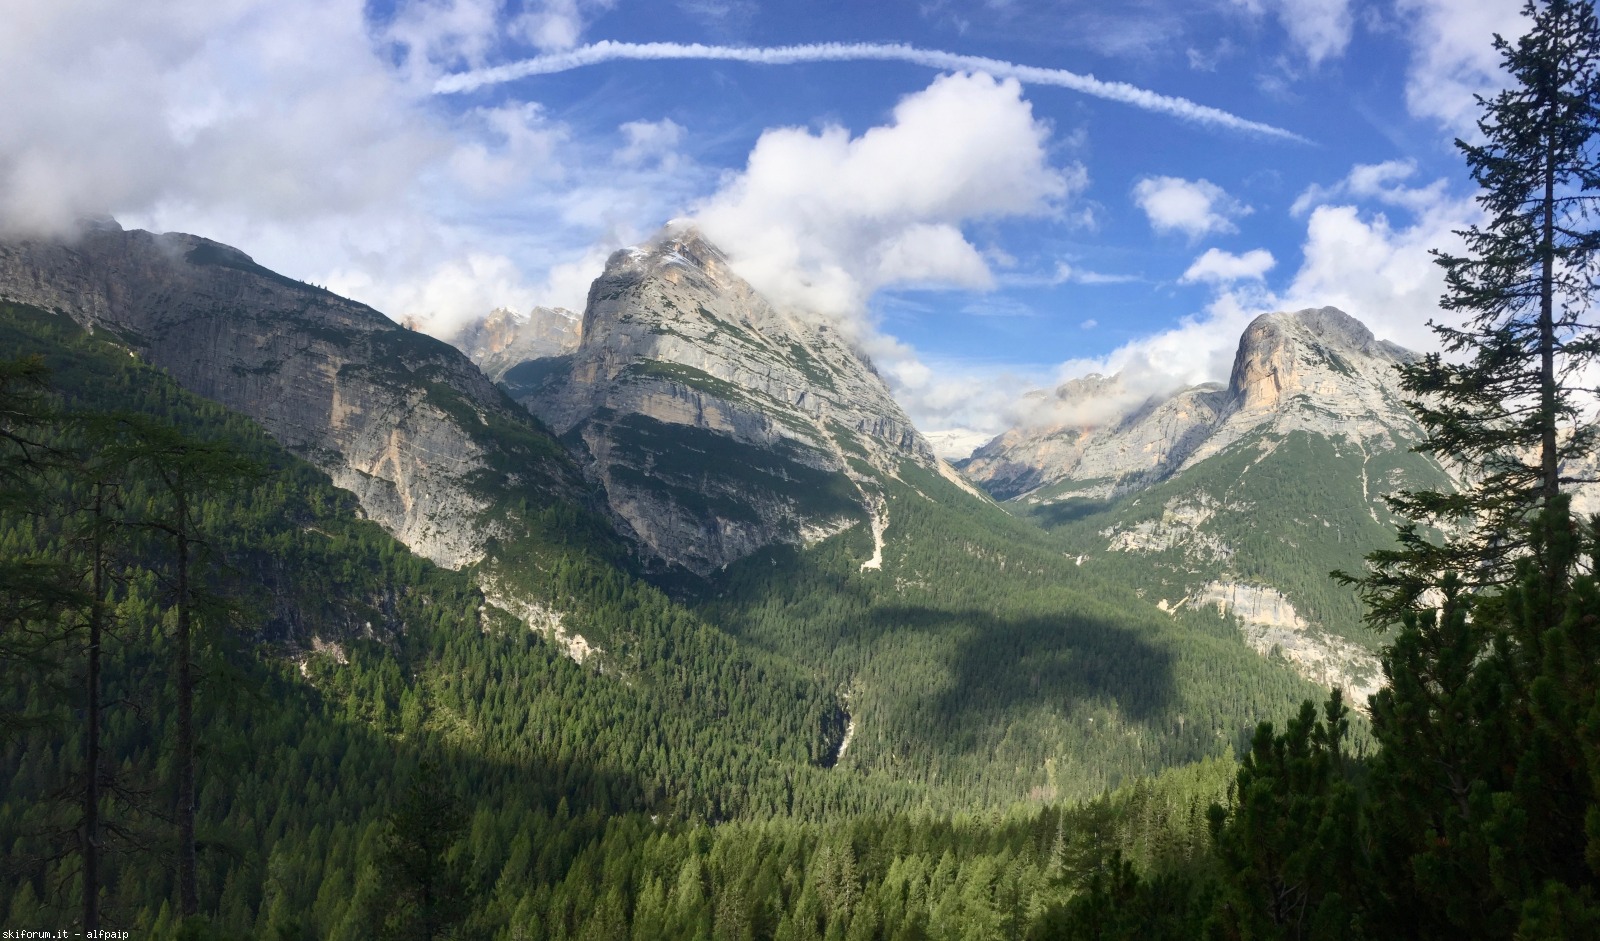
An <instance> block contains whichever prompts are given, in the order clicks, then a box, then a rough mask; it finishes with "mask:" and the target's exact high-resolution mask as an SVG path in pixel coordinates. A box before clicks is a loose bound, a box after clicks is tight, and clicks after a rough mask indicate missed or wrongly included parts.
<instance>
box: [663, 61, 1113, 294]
mask: <svg viewBox="0 0 1600 941" xmlns="http://www.w3.org/2000/svg"><path fill="white" fill-rule="evenodd" d="M1049 135H1050V132H1049V128H1048V127H1047V126H1046V125H1045V124H1043V123H1042V122H1040V121H1037V120H1035V119H1034V116H1033V109H1032V107H1031V106H1030V105H1029V104H1028V102H1027V101H1025V100H1024V99H1023V97H1022V88H1021V86H1020V85H1019V84H1018V83H1017V82H1016V81H1015V80H1011V79H1008V80H1005V81H996V80H995V79H993V78H991V77H989V76H987V75H983V74H966V73H958V74H953V75H945V76H941V77H939V78H937V79H935V80H934V82H933V84H931V85H929V86H928V87H927V88H926V89H924V90H923V91H920V92H917V93H915V94H912V95H909V96H907V97H905V98H903V99H901V101H900V102H899V104H897V105H896V106H895V109H894V114H893V120H892V122H891V123H889V124H886V125H883V126H880V127H874V128H872V129H870V130H868V131H866V132H865V133H863V134H861V135H860V136H859V137H851V136H850V133H849V132H848V131H847V130H845V129H844V128H841V127H836V126H830V127H825V128H823V129H822V130H821V131H819V132H816V133H813V132H811V131H808V130H806V129H803V128H780V129H775V130H769V131H767V132H765V133H764V134H762V135H761V138H760V139H759V140H758V141H757V142H756V145H755V147H754V148H753V149H752V150H751V153H750V157H749V161H748V163H747V165H746V167H745V169H744V171H743V172H742V173H739V174H737V175H736V176H734V177H732V178H731V179H730V180H728V181H727V183H726V184H725V185H724V186H723V187H722V188H721V189H720V190H719V191H718V192H717V193H716V194H715V195H713V196H712V197H710V198H709V199H708V200H706V201H705V202H704V203H703V204H702V205H701V206H700V207H699V208H698V210H697V211H696V212H695V216H696V221H697V222H698V224H699V225H700V227H701V229H702V231H704V232H705V234H706V235H707V237H709V238H710V239H711V240H712V241H713V242H715V243H717V244H718V245H721V246H723V248H724V249H725V250H726V251H728V252H730V256H731V260H732V262H733V264H734V265H735V267H736V268H737V269H738V271H739V272H740V273H741V274H742V275H743V276H744V277H745V278H747V279H748V280H749V281H750V282H751V283H752V284H753V285H755V286H756V287H757V288H758V289H759V290H761V291H762V292H763V293H765V294H767V296H769V297H771V298H773V299H775V300H777V301H778V302H780V303H786V304H791V305H794V306H796V307H800V308H805V309H810V310H814V311H818V312H821V313H824V314H828V315H832V316H835V317H842V318H846V319H847V320H848V319H849V318H853V317H855V316H856V315H857V314H859V313H860V312H861V311H862V310H863V309H864V306H865V300H866V298H867V297H868V296H869V295H870V294H871V293H872V291H874V290H876V289H877V288H880V287H884V286H887V285H894V284H927V283H938V284H942V285H952V286H963V287H987V286H989V285H990V284H991V283H992V280H993V279H992V275H991V273H990V271H989V267H988V265H987V263H986V262H985V260H984V258H983V255H982V253H981V252H980V251H979V250H978V249H977V248H975V247H974V246H973V245H972V244H971V243H969V242H968V241H967V240H966V238H965V237H964V236H963V235H962V233H961V229H960V226H961V224H962V223H963V222H965V221H967V220H974V219H985V218H995V217H1001V216H1011V215H1037V214H1047V213H1050V212H1054V211H1056V210H1058V209H1059V207H1060V205H1061V204H1062V202H1063V201H1065V200H1066V199H1067V198H1068V197H1070V196H1072V195H1073V194H1075V193H1077V192H1078V191H1080V190H1081V189H1082V188H1083V187H1084V186H1085V185H1087V174H1086V172H1085V171H1084V170H1083V168H1082V167H1081V166H1072V167H1068V168H1065V169H1061V168H1057V167H1054V166H1052V165H1051V164H1050V161H1049V156H1048V152H1047V145H1048V140H1049Z"/></svg>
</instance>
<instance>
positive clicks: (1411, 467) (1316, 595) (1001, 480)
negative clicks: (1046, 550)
mask: <svg viewBox="0 0 1600 941" xmlns="http://www.w3.org/2000/svg"><path fill="white" fill-rule="evenodd" d="M1409 356H1410V354H1409V353H1407V352H1406V351H1405V350H1403V349H1400V348H1399V347H1396V346H1394V345H1393V344H1389V343H1383V342H1380V341H1378V340H1376V339H1375V338H1374V337H1373V335H1372V333H1371V332H1370V331H1369V330H1367V328H1366V327H1364V326H1363V325H1362V324H1361V323H1360V322H1359V321H1357V320H1356V319H1354V318H1353V317H1350V316H1348V315H1346V314H1344V313H1342V312H1340V311H1338V310H1334V309H1332V308H1322V309H1315V310H1302V311H1297V312H1294V313H1275V314H1267V315H1264V316H1262V317H1258V318H1257V319H1256V320H1255V321H1254V322H1252V323H1251V324H1250V326H1249V327H1248V328H1247V329H1246V330H1245V331H1244V334H1243V335H1242V336H1241V337H1240V340H1239V347H1238V352H1237V354H1236V355H1235V357H1234V364H1233V371H1232V374H1231V376H1230V377H1229V381H1228V385H1227V386H1226V387H1223V386H1218V385H1206V386H1198V387H1194V388H1190V389H1184V390H1181V391H1178V392H1176V393H1173V394H1170V395H1162V396H1157V397H1154V398H1151V399H1148V400H1145V401H1143V402H1136V401H1133V397H1132V395H1131V394H1130V392H1129V391H1128V390H1127V389H1126V388H1125V386H1124V383H1123V380H1122V379H1121V378H1120V377H1112V378H1110V379H1105V378H1100V377H1093V378H1092V379H1091V380H1089V381H1080V382H1079V383H1077V384H1075V385H1073V384H1069V386H1064V387H1063V388H1061V389H1058V390H1057V391H1056V392H1055V394H1054V396H1055V401H1054V402H1053V403H1051V404H1053V405H1055V406H1056V408H1057V410H1058V412H1059V413H1061V414H1064V415H1066V416H1067V417H1068V418H1070V419H1072V420H1067V421H1062V422H1060V423H1059V424H1058V425H1056V426H1055V427H1051V428H1046V429H1042V430H1015V431H1012V432H1008V433H1007V434H1006V435H1003V436H1001V437H1000V438H998V439H996V440H995V441H993V442H991V443H990V444H988V445H986V446H985V447H984V448H982V449H980V450H979V451H978V452H977V453H976V454H975V455H974V457H973V459H972V460H971V461H970V462H969V463H968V464H967V465H966V468H965V470H966V472H967V473H968V474H969V475H971V476H973V477H975V478H976V479H978V480H980V481H982V482H983V483H984V485H985V486H986V487H989V488H990V489H991V492H993V493H995V494H996V495H1000V496H1004V497H1009V498H1011V499H1012V500H1013V501H1014V502H1015V503H1017V504H1019V505H1020V506H1021V507H1023V508H1026V509H1027V510H1028V511H1029V512H1033V513H1035V514H1037V515H1038V516H1039V517H1040V518H1041V519H1043V520H1048V519H1051V518H1052V513H1053V512H1054V511H1057V510H1070V509H1071V508H1072V504H1070V503H1067V504H1065V505H1064V506H1057V505H1058V504H1063V502H1064V501H1072V500H1074V499H1075V498H1076V499H1084V498H1088V499H1092V500H1098V501H1107V502H1106V503H1105V504H1104V506H1103V507H1101V506H1098V505H1095V504H1091V505H1090V508H1091V509H1097V510H1098V512H1099V515H1097V516H1094V517H1093V521H1092V522H1091V523H1089V524H1088V525H1091V526H1093V531H1092V532H1086V533H1081V534H1079V536H1078V538H1079V539H1081V540H1082V545H1083V548H1084V550H1086V551H1084V554H1083V559H1084V560H1085V562H1086V563H1087V564H1090V565H1093V564H1094V563H1095V561H1096V560H1097V559H1099V558H1101V557H1105V558H1111V557H1115V556H1119V555H1125V554H1132V555H1136V556H1139V557H1141V560H1142V561H1141V563H1140V566H1139V568H1138V569H1136V571H1139V572H1140V573H1141V577H1145V578H1147V579H1148V580H1149V586H1150V587H1151V589H1152V590H1156V591H1160V592H1161V593H1162V595H1163V596H1164V597H1162V604H1163V606H1166V607H1169V608H1170V609H1173V610H1175V609H1177V608H1182V607H1188V608H1195V609H1211V608H1215V609H1219V610H1221V611H1223V612H1225V613H1227V614H1231V615H1232V616H1234V617H1236V618H1238V622H1239V627H1240V630H1241V632H1242V633H1243V636H1244V639H1245V641H1246V642H1247V643H1249V644H1251V645H1252V646H1254V647H1255V648H1256V649H1257V650H1258V651H1260V652H1261V653H1263V654H1264V655H1272V654H1274V653H1276V654H1281V655H1282V656H1283V657H1284V659H1285V661H1286V662H1287V663H1288V664H1289V665H1290V666H1292V667H1293V668H1294V669H1296V670H1298V671H1299V672H1300V673H1301V674H1302V675H1303V676H1305V677H1307V678H1308V679H1311V680H1313V681H1315V682H1319V683H1324V684H1327V685H1330V686H1342V687H1343V688H1344V689H1345V690H1346V691H1347V692H1354V693H1356V694H1357V695H1358V701H1359V697H1360V696H1364V695H1365V694H1369V693H1371V692H1372V691H1373V690H1374V689H1375V684H1376V683H1377V682H1378V676H1379V674H1378V671H1377V670H1376V662H1377V661H1376V659H1375V656H1374V653H1373V648H1374V644H1375V641H1374V639H1373V638H1372V636H1371V635H1370V634H1369V633H1367V632H1366V631H1365V629H1364V628H1363V627H1362V626H1361V624H1360V609H1359V605H1358V604H1357V602H1356V600H1355V597H1354V595H1353V593H1351V594H1350V595H1349V596H1348V597H1347V598H1345V599H1344V601H1343V602H1341V601H1340V599H1339V598H1338V597H1336V596H1335V594H1334V593H1333V590H1332V589H1331V588H1330V587H1329V586H1328V583H1327V580H1326V573H1327V571H1328V570H1329V569H1331V568H1333V567H1335V566H1337V567H1339V568H1341V569H1344V570H1347V571H1357V570H1359V569H1360V566H1361V564H1362V557H1363V556H1364V554H1365V553H1366V552H1368V551H1370V550H1372V549H1376V548H1379V547H1387V546H1390V545H1392V544H1393V541H1394V528H1393V526H1394V520H1393V518H1392V517H1391V516H1390V515H1389V514H1388V511H1387V508H1386V506H1385V504H1384V502H1383V498H1384V496H1385V495H1387V494H1388V493H1390V492H1392V491H1393V490H1395V489H1399V488H1402V487H1408V486H1415V485H1417V484H1424V485H1430V486H1434V485H1441V484H1443V485H1448V484H1447V481H1446V480H1445V477H1444V473H1443V471H1442V470H1440V469H1439V468H1438V466H1437V464H1434V463H1433V462H1431V461H1430V460H1428V459H1427V458H1424V457H1422V456H1420V455H1416V454H1412V453H1410V451H1409V448H1410V446H1411V445H1412V444H1413V443H1415V442H1416V441H1418V440H1420V438H1421V429H1420V428H1419V427H1418V426H1417V424H1416V422H1415V420H1414V419H1413V418H1412V416H1411V414H1410V412H1409V411H1408V410H1407V408H1406V407H1405V405H1404V404H1403V402H1402V398H1401V394H1400V390H1399V376H1398V374H1397V372H1396V368H1395V367H1396V366H1398V365H1399V364H1400V363H1402V362H1405V361H1406V360H1407V359H1408V358H1409ZM1104 416H1110V417H1109V418H1106V417H1104ZM1080 506H1081V504H1080ZM1055 518H1070V514H1069V513H1062V514H1059V515H1058V516H1057V517H1055ZM1117 568H1118V569H1120V570H1122V571H1126V570H1127V569H1126V566H1125V563H1123V564H1120V565H1118V566H1117Z"/></svg>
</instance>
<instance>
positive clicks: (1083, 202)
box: [0, 0, 1520, 444]
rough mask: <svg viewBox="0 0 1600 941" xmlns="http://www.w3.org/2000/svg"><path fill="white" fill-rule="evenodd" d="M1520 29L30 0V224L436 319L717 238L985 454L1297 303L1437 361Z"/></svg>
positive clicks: (1053, 6) (524, 5)
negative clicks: (1068, 402)
mask: <svg viewBox="0 0 1600 941" xmlns="http://www.w3.org/2000/svg"><path fill="white" fill-rule="evenodd" d="M1518 6H1519V4H1518V3H1515V2H1512V0H1209V2H1206V0H1188V2H1178V0H1133V2H1128V3H1124V4H1120V5H1114V8H1113V5H1107V4H1091V3H1086V2H1060V0H966V2H958V0H924V2H894V0H884V2H878V0H874V2H849V3H847V2H841V0H827V2H823V0H810V2H808V0H795V2H784V3H757V2H753V0H399V2H391V0H385V2H381V3H366V4H364V3H361V2H359V0H208V2H200V0H171V2H166V3H161V4H143V5H140V4H127V3H123V2H110V0H78V2H62V0H44V2H37V0H23V2H20V3H14V4H10V5H8V6H7V9H6V11H5V12H4V13H3V14H0V16H4V17H5V18H6V20H7V21H8V22H7V23H6V24H5V25H6V27H7V28H6V29H4V30H0V60H3V61H6V62H7V63H8V67H7V69H6V70H4V74H0V103H3V104H4V105H5V107H6V109H7V114H8V120H7V121H6V122H4V126H0V220H4V221H3V222H0V226H3V227H4V228H6V229H8V230H10V231H12V232H14V233H16V232H20V233H23V234H30V233H37V232H56V231H61V230H62V229H63V228H64V227H65V226H67V225H68V224H70V222H71V220H72V219H73V218H75V217H76V216H78V215H80V214H82V213H88V212H97V211H109V212H112V213H115V214H116V215H117V216H118V218H119V219H121V220H122V221H123V222H124V224H125V225H130V226H131V225H136V226H140V227H146V228H154V229H163V230H168V229H180V230H185V231H191V232H195V233H197V234H202V235H207V236H210V237H213V238H217V239H220V240H223V241H227V242H230V243H232V244H235V245H237V246H239V247H240V248H242V249H244V250H245V251H247V252H250V253H251V254H252V255H254V256H255V257H256V258H257V259H258V260H259V261H261V262H263V263H264V264H268V265H270V266H272V267H275V268H277V269H279V270H282V271H284V272H286V273H288V274H291V275H293V276H295V277H300V278H304V279H306V280H309V281H313V282H317V283H322V284H327V285H329V286H330V287H332V288H334V289H336V290H339V291H341V292H343V293H347V294H350V295H352V296H354V297H356V298H358V299H360V300H364V301H367V302H368V303H371V304H373V305H374V306H376V307H378V308H379V309H381V310H384V311H385V312H387V313H389V314H391V315H392V316H395V317H396V318H397V319H398V318H400V317H404V316H413V317H417V318H418V319H420V320H422V321H423V322H425V323H427V324H429V325H430V329H432V330H433V331H434V332H436V333H441V334H444V333H448V332H449V331H450V330H451V329H452V328H453V327H454V326H456V325H458V324H460V323H462V322H464V321H465V320H467V319H470V318H472V317H475V316H481V315H483V314H485V313H487V312H488V310H490V309H492V308H493V307H497V306H509V307H512V308H514V309H520V310H526V309H528V308H530V307H532V306H534V305H536V304H560V305H565V306H575V305H578V304H581V300H582V296H583V293H584V290H585V289H586V287H587V282H588V280H590V279H592V277H593V276H594V275H595V274H597V273H598V271H599V268H600V266H601V265H602V263H603V260H604V257H605V255H606V254H607V253H608V252H610V251H611V250H613V249H615V248H617V247H620V246H622V245H626V244H631V243H635V242H638V241H641V240H643V239H645V238H648V237H649V236H650V235H651V234H652V233H653V232H654V231H655V230H656V229H657V228H658V227H659V226H660V225H661V224H662V223H664V222H666V221H667V220H668V219H673V218H694V219H697V220H699V221H700V223H701V225H702V227H703V228H704V229H705V230H706V231H707V233H708V234H709V235H711V237H712V238H713V239H714V240H716V241H718V242H719V243H721V244H722V247H723V248H724V249H725V250H727V251H728V252H729V253H730V255H731V256H732V257H733V260H734V262H735V264H736V266H737V267H738V268H739V270H740V271H741V272H742V273H744V274H745V275H746V276H747V277H748V278H750V279H751V280H752V282H753V283H755V284H756V285H757V286H758V287H760V288H762V289H763V290H765V291H766V292H768V293H769V294H770V295H772V296H773V297H774V298H775V299H776V300H778V301H779V302H781V303H787V304H792V305H795V306H798V307H805V308H809V309H813V310H815V311H816V312H817V315H818V316H822V317H827V318H830V319H832V320H834V321H837V322H838V323H840V324H841V325H842V326H843V327H845V328H846V329H848V330H849V331H851V332H852V335H853V336H855V337H856V339H857V342H858V343H859V345H860V346H861V347H862V349H863V350H864V351H865V352H867V353H868V354H869V355H871V356H872V357H873V359H874V361H875V362H877V363H878V365H879V367H880V369H882V371H883V372H884V373H885V375H886V376H887V377H888V378H889V379H890V381H891V384H892V385H893V386H894V387H895V390H896V392H897V394H898V395H899V397H900V398H901V400H902V403H903V404H905V405H906V407H907V409H908V411H910V412H911V414H912V416H913V418H914V419H916V420H917V421H918V423H919V425H920V426H921V427H923V428H924V430H926V431H955V432H959V434H956V435H955V436H954V440H957V441H961V442H966V443H969V444H970V443H971V442H973V441H977V440H979V439H980V438H981V437H983V436H985V435H990V434H993V433H995V432H998V431H999V430H1002V429H1003V428H1004V427H1007V426H1008V425H1010V424H1013V423H1016V422H1019V421H1045V420H1049V419H1050V416H1045V415H1040V414H1039V413H1038V412H1037V410H1036V409H1035V408H1034V406H1033V405H1030V404H1029V403H1030V402H1034V401H1036V400H1030V399H1028V398H1026V397H1025V396H1024V393H1025V392H1026V390H1027V389H1029V388H1033V387H1038V386H1049V385H1052V384H1054V383H1055V382H1057V381H1060V380H1061V379H1063V378H1066V377H1070V376H1073V375H1080V374H1083V373H1085V372H1088V371H1105V372H1110V371H1118V370H1120V371H1123V372H1124V374H1125V376H1126V377H1128V382H1129V387H1130V388H1132V389H1135V390H1138V394H1145V393H1146V392H1149V391H1158V390H1160V389H1163V388H1171V387H1174V386H1177V385H1181V384H1187V383H1192V382H1196V381H1202V380H1205V379H1223V378H1225V377H1226V371H1227V365H1228V363H1229V361H1230V359H1231V355H1232V351H1233V344H1234V343H1235V341H1236V339H1237V337H1238V334H1239V331H1240V329H1242V327H1243V325H1244V324H1245V323H1247V322H1248V320H1249V318H1250V317H1251V316H1253V315H1254V314H1256V313H1259V312H1262V311H1266V310H1273V309H1282V308H1294V307H1300V306H1312V305H1317V306H1320V305H1323V304H1335V305H1337V306H1340V307H1343V308H1345V309H1346V310H1348V311H1349V312H1350V313H1352V314H1355V315H1356V316H1358V317H1360V318H1362V319H1363V320H1365V321H1366V322H1368V323H1369V324H1370V325H1371V326H1372V327H1373V328H1374V329H1375V330H1376V331H1377V332H1378V333H1379V334H1380V335H1383V336H1386V337H1389V338H1391V339H1395V340H1397V341H1399V342H1401V343H1405V344H1407V345H1410V346H1413V347H1420V346H1423V345H1426V344H1427V342H1428V333H1427V331H1426V330H1425V329H1424V328H1423V327H1422V324H1423V323H1424V322H1425V321H1426V320H1427V319H1428V318H1429V317H1430V316H1439V312H1438V310H1437V308H1436V306H1435V303H1436V300H1437V295H1438V293H1439V286H1440V285H1439V279H1438V276H1437V273H1436V272H1435V271H1434V270H1433V267H1432V265H1431V263H1430V262H1429V259H1428V256H1427V249H1429V248H1431V247H1448V246H1449V245H1450V244H1451V238H1452V236H1451V235H1450V232H1451V230H1452V229H1453V228H1458V227H1460V226H1461V225H1463V224H1465V223H1467V222H1469V221H1471V219H1472V218H1473V206H1472V203H1471V196H1472V195H1473V189H1472V187H1471V185H1470V180H1468V179H1467V177H1466V174H1465V171H1464V168H1463V165H1462V163H1461V161H1460V159H1459V157H1458V156H1457V154H1456V152H1455V150H1454V148H1453V146H1452V144H1451V142H1452V140H1453V139H1454V138H1455V137H1456V136H1457V135H1464V134H1470V133H1472V123H1471V122H1472V119H1473V117H1474V111H1473V105H1472V100H1471V94H1472V92H1473V91H1486V90H1489V89H1492V88H1493V87H1494V86H1495V82H1496V79H1497V76H1496V59H1495V56H1494V55H1493V53H1492V50H1491V49H1490V45H1489V43H1490V36H1491V33H1492V32H1493V31H1495V30H1500V31H1502V32H1506V33H1508V34H1513V35H1514V34H1515V33H1517V32H1519V31H1520V25H1519V19H1518V16H1517V8H1518ZM885 47H893V48H890V49H887V50H886V49H885ZM908 48H909V50H917V51H915V52H913V51H908ZM774 49H782V50H787V51H783V52H772V51H771V50H774ZM730 50H731V51H730ZM762 50H767V51H762ZM976 60H988V61H987V62H977V63H976V66H975V62H976ZM775 61H778V62H782V63H783V64H769V63H772V62H775ZM1091 77H1092V80H1091ZM1019 78H1020V79H1021V80H1020V81H1019V80H1018V79H1019Z"/></svg>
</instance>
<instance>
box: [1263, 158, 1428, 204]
mask: <svg viewBox="0 0 1600 941" xmlns="http://www.w3.org/2000/svg"><path fill="white" fill-rule="evenodd" d="M1416 172H1417V164H1416V161H1414V160H1387V161H1384V162H1383V163H1358V164H1356V165H1355V166H1354V167H1353V168H1351V170H1350V173H1349V174H1348V175H1347V176H1346V177H1345V178H1344V179H1343V180H1340V181H1339V182H1338V183H1335V184H1334V185H1333V186H1328V187H1324V186H1319V185H1317V184H1312V185H1311V186H1309V187H1307V188H1306V190H1305V192H1303V193H1301V194H1300V195H1299V196H1298V197H1296V199H1295V201H1294V205H1292V206H1290V207H1289V213H1290V214H1291V215H1294V216H1303V215H1305V214H1306V213H1307V212H1309V211H1311V210H1312V209H1313V208H1315V207H1317V206H1321V205H1324V204H1327V203H1331V202H1335V201H1338V200H1341V199H1346V198H1355V199H1370V200H1376V201H1378V202H1381V203H1384V204H1386V205H1390V206H1398V207H1400V208H1402V209H1406V210H1408V211H1410V212H1416V213H1425V212H1427V211H1429V210H1430V208H1431V207H1433V206H1436V205H1438V204H1439V203H1440V202H1441V201H1443V200H1444V199H1445V191H1446V189H1447V186H1446V183H1445V181H1444V180H1435V181H1434V182H1432V183H1430V184H1429V185H1427V186H1424V187H1414V186H1408V185H1406V181H1407V180H1409V179H1411V178H1412V177H1413V176H1415V175H1416Z"/></svg>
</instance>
